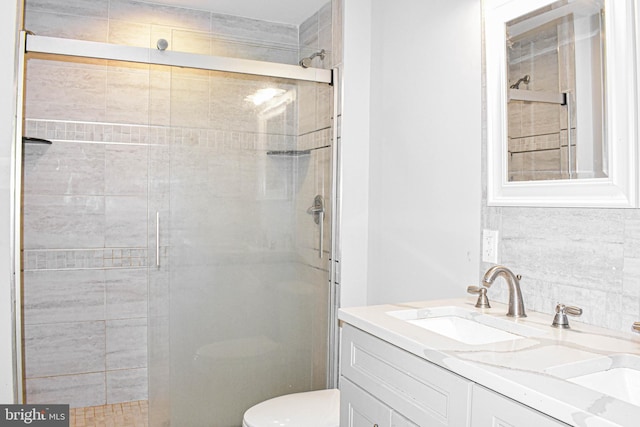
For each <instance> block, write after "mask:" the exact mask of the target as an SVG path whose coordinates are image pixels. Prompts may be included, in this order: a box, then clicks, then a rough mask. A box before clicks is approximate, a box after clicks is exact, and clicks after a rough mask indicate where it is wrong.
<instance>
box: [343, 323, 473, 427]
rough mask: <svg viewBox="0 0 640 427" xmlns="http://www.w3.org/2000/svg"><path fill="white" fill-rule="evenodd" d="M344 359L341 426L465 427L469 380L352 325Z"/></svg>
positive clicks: (347, 328) (345, 331)
mask: <svg viewBox="0 0 640 427" xmlns="http://www.w3.org/2000/svg"><path fill="white" fill-rule="evenodd" d="M340 355H341V362H340V363H341V364H340V366H341V369H342V371H341V374H342V377H341V378H340V389H341V402H340V403H341V414H340V425H341V426H343V427H347V426H349V427H364V426H367V427H373V426H375V425H376V424H377V425H378V427H383V426H393V427H413V426H429V427H436V426H451V427H459V426H465V425H466V423H467V414H468V413H469V405H470V396H471V388H472V385H473V383H472V382H471V381H469V380H467V379H465V378H462V377H460V376H458V375H456V374H454V373H452V372H449V371H447V370H446V369H443V368H440V367H439V366H436V365H434V364H433V363H430V362H428V361H426V360H425V359H422V358H420V357H418V356H415V355H413V354H411V353H409V352H407V351H404V350H402V349H400V348H398V347H396V346H394V345H391V344H389V343H387V342H385V341H383V340H380V339H379V338H376V337H374V336H372V335H370V334H368V333H366V332H363V331H361V330H359V329H356V328H354V327H352V326H350V325H348V324H345V325H344V326H343V328H342V346H341V354H340Z"/></svg>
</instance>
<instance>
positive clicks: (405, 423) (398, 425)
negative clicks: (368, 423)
mask: <svg viewBox="0 0 640 427" xmlns="http://www.w3.org/2000/svg"><path fill="white" fill-rule="evenodd" d="M391 427H420V426H419V425H418V424H414V423H412V422H411V421H409V420H408V419H406V418H405V417H403V416H402V415H400V414H398V413H397V412H392V413H391Z"/></svg>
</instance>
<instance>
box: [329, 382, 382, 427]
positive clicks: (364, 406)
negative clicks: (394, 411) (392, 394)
mask: <svg viewBox="0 0 640 427" xmlns="http://www.w3.org/2000/svg"><path fill="white" fill-rule="evenodd" d="M340 425H341V426H343V427H373V426H378V427H390V426H391V409H390V408H389V407H388V406H386V405H384V404H383V403H382V402H380V401H379V400H377V399H375V398H374V397H373V396H371V395H370V394H369V393H366V392H365V391H364V390H362V389H361V388H360V387H358V386H356V385H354V384H353V383H352V382H351V381H349V380H347V379H346V378H344V377H343V378H340Z"/></svg>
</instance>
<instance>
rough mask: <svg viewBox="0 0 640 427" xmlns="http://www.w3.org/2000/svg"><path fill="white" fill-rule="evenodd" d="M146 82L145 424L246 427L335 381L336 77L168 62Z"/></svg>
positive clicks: (154, 71)
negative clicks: (247, 418) (278, 405)
mask: <svg viewBox="0 0 640 427" xmlns="http://www.w3.org/2000/svg"><path fill="white" fill-rule="evenodd" d="M151 86H152V89H151V91H150V93H151V95H150V96H151V98H152V99H151V102H150V104H151V105H154V111H152V112H151V122H152V125H151V128H150V132H151V133H153V132H158V133H159V134H160V136H159V137H157V141H159V143H158V144H156V145H155V146H154V148H153V149H152V150H151V152H150V154H149V171H150V173H149V175H150V181H149V194H150V197H149V224H150V226H149V246H150V253H153V254H156V250H157V253H158V255H157V256H156V259H155V260H153V262H150V264H151V267H150V274H149V277H150V281H149V283H150V285H149V286H150V287H149V295H150V300H149V401H150V402H149V404H150V408H149V409H150V411H149V412H150V421H151V423H150V425H152V426H161V425H173V426H180V425H190V426H219V427H227V426H240V425H241V424H242V414H243V413H244V411H245V410H246V409H248V408H249V407H251V406H252V405H254V404H256V403H258V402H260V401H263V400H265V399H268V398H271V397H275V396H278V395H282V394H287V393H294V392H300V391H308V390H314V389H322V388H326V386H327V379H328V353H329V350H328V340H329V337H328V335H329V327H330V319H329V305H330V280H329V249H330V247H331V244H330V229H331V227H330V224H331V212H330V206H331V203H330V200H331V194H330V189H331V151H332V150H331V100H332V95H331V93H332V88H331V87H330V86H328V85H326V84H317V83H301V82H297V81H293V80H286V79H275V78H266V77H256V76H248V75H242V74H234V73H222V72H210V71H202V70H192V69H183V68H168V67H157V68H156V69H154V70H153V71H152V77H151ZM318 201H321V202H322V203H319V202H318Z"/></svg>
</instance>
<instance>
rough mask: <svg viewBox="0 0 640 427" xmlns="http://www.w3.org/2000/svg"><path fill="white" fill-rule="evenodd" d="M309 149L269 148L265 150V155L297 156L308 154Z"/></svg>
mask: <svg viewBox="0 0 640 427" xmlns="http://www.w3.org/2000/svg"><path fill="white" fill-rule="evenodd" d="M310 153H311V150H271V151H267V156H286V157H298V156H308V155H309V154H310Z"/></svg>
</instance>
